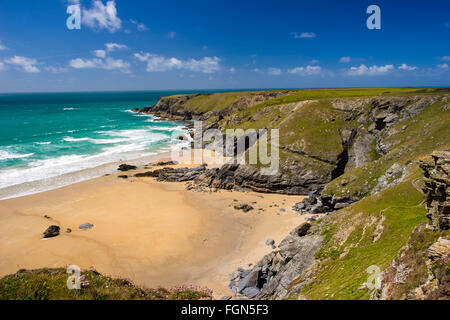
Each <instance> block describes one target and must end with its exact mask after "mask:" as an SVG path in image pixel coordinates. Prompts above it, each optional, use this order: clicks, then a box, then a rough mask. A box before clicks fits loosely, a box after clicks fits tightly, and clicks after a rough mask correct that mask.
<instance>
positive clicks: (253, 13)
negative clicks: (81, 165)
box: [0, 0, 450, 92]
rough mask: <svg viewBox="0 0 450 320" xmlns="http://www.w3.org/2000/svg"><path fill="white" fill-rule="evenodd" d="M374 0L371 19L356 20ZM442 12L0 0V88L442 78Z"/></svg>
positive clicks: (446, 71)
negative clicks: (73, 24) (374, 22)
mask: <svg viewBox="0 0 450 320" xmlns="http://www.w3.org/2000/svg"><path fill="white" fill-rule="evenodd" d="M77 2H78V3H79V5H80V7H81V17H82V20H81V30H69V29H68V28H67V26H66V20H67V18H68V17H69V14H67V13H66V9H67V7H68V6H69V5H73V4H77ZM372 4H375V5H378V6H379V7H380V9H381V30H369V29H368V28H367V27H366V20H367V18H368V17H369V14H367V13H366V9H367V7H368V6H369V5H372ZM449 12H450V2H449V1H447V0H431V1H411V0H410V1H404V0H396V1H380V0H371V1H365V0H354V1H352V0H341V1H321V0H316V1H302V0H296V1H284V0H278V1H265V0H240V1H234V0H227V1H222V0H214V1H211V0H209V1H200V0H190V1H173V0H172V1H144V0H116V1H106V0H103V1H100V0H94V1H91V0H79V1H78V0H49V1H35V0H21V1H6V0H2V1H1V3H0V92H40V91H46V92H48V91H103V90H163V89H234V88H236V89H237V88H312V87H372V86H384V87H389V86H448V85H450V81H449V80H450V67H449V66H450V41H449V40H450V16H449Z"/></svg>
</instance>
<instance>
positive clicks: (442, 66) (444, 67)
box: [438, 63, 448, 69]
mask: <svg viewBox="0 0 450 320" xmlns="http://www.w3.org/2000/svg"><path fill="white" fill-rule="evenodd" d="M438 68H441V69H447V68H448V64H446V63H443V64H438Z"/></svg>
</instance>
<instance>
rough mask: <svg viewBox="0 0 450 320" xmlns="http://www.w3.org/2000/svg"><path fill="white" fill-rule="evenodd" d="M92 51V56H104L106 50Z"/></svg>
mask: <svg viewBox="0 0 450 320" xmlns="http://www.w3.org/2000/svg"><path fill="white" fill-rule="evenodd" d="M92 53H93V54H94V56H96V57H98V58H104V57H106V51H105V50H94V51H93V52H92Z"/></svg>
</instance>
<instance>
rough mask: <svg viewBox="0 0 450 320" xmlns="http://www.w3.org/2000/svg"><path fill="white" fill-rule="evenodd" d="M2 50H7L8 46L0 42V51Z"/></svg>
mask: <svg viewBox="0 0 450 320" xmlns="http://www.w3.org/2000/svg"><path fill="white" fill-rule="evenodd" d="M3 50H8V48H7V47H5V46H4V45H2V44H0V51H3Z"/></svg>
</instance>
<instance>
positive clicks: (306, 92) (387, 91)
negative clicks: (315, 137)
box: [246, 88, 450, 113]
mask: <svg viewBox="0 0 450 320" xmlns="http://www.w3.org/2000/svg"><path fill="white" fill-rule="evenodd" d="M441 89H442V90H439V89H435V88H351V89H303V90H298V91H295V92H293V93H291V94H288V95H285V96H282V97H278V98H274V99H270V100H268V101H266V102H263V103H260V104H258V105H255V106H253V107H251V108H248V109H246V111H247V112H250V113H253V112H255V111H256V110H259V109H261V108H264V107H269V106H276V105H283V104H288V103H294V102H300V101H305V100H319V99H328V98H364V97H372V96H378V95H396V94H398V95H415V94H417V95H420V94H433V93H449V92H450V90H449V88H441ZM437 90H439V91H437Z"/></svg>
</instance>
